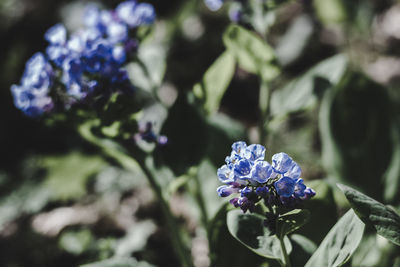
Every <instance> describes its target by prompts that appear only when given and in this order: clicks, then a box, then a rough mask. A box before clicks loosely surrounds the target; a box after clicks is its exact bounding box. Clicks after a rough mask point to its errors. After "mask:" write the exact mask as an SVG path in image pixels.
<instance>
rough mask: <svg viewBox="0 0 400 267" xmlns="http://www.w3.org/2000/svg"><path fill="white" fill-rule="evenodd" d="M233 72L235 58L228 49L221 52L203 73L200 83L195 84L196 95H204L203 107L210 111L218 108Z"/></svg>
mask: <svg viewBox="0 0 400 267" xmlns="http://www.w3.org/2000/svg"><path fill="white" fill-rule="evenodd" d="M234 72H235V58H234V57H233V55H232V54H231V53H230V52H229V51H225V52H224V53H222V54H221V55H220V56H219V57H218V58H217V60H216V61H215V62H214V63H213V64H212V65H211V67H210V68H208V70H207V71H206V73H205V74H204V77H203V80H202V82H201V84H200V85H199V84H196V85H195V87H194V89H193V90H194V93H195V94H196V96H197V97H200V98H201V97H203V96H204V95H205V103H204V108H205V110H206V111H207V112H209V113H212V112H215V111H217V110H218V108H219V104H220V102H221V99H222V97H223V95H224V93H225V91H226V89H227V88H228V85H229V83H230V82H231V80H232V77H233V74H234ZM203 94H204V95H203Z"/></svg>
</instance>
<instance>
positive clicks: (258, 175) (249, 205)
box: [217, 141, 315, 212]
mask: <svg viewBox="0 0 400 267" xmlns="http://www.w3.org/2000/svg"><path fill="white" fill-rule="evenodd" d="M264 157H265V148H264V147H263V146H262V145H258V144H252V145H249V146H247V145H246V143H245V142H241V141H240V142H236V143H234V144H233V145H232V152H231V155H230V156H228V157H226V159H225V163H226V164H225V165H223V166H222V167H221V168H219V169H218V171H217V175H218V177H219V180H220V181H221V182H223V183H225V185H222V186H220V187H218V189H217V192H218V194H219V196H221V197H227V196H230V195H231V194H234V193H239V194H240V195H239V196H238V197H235V198H233V199H231V201H230V202H231V203H232V204H233V205H234V206H235V207H240V208H241V209H242V210H243V211H244V212H246V211H247V210H249V211H250V212H252V211H253V210H254V207H255V204H256V203H257V202H259V201H260V200H264V201H265V203H267V205H269V206H283V207H286V208H289V209H290V208H295V207H296V206H298V204H300V203H301V202H302V201H304V200H307V199H310V198H311V197H313V196H314V195H315V192H314V190H313V189H311V188H309V187H306V186H305V185H304V182H303V179H301V178H300V176H301V168H300V166H299V165H298V164H297V163H296V162H295V161H293V159H292V158H291V157H289V156H288V155H287V154H286V153H283V152H281V153H277V154H275V155H273V156H272V164H270V163H268V162H267V161H264Z"/></svg>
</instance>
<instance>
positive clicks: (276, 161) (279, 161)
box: [272, 152, 293, 174]
mask: <svg viewBox="0 0 400 267" xmlns="http://www.w3.org/2000/svg"><path fill="white" fill-rule="evenodd" d="M292 165H293V160H292V158H291V157H289V156H288V154H286V153H283V152H281V153H277V154H275V155H273V156H272V168H274V171H275V172H277V173H279V174H284V173H285V172H287V171H288V170H289V169H290V168H292Z"/></svg>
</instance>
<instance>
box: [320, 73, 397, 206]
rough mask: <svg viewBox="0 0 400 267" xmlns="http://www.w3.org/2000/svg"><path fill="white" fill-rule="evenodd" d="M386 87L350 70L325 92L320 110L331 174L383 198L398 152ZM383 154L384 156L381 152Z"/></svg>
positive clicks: (325, 156) (324, 155) (324, 154)
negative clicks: (386, 172) (386, 178)
mask: <svg viewBox="0 0 400 267" xmlns="http://www.w3.org/2000/svg"><path fill="white" fill-rule="evenodd" d="M390 107H391V101H390V98H389V96H388V92H387V89H386V88H384V87H382V86H381V85H379V84H377V83H375V82H374V81H371V80H370V79H369V78H368V77H366V76H365V75H364V74H362V73H359V72H356V71H352V70H351V69H349V70H347V71H346V74H345V75H344V77H343V78H342V80H341V81H340V82H339V84H338V85H337V86H336V87H335V88H333V90H329V91H328V92H326V94H325V95H324V98H323V101H322V103H321V109H320V113H319V127H320V133H321V134H320V135H321V142H322V161H323V164H324V167H325V169H326V170H327V171H328V175H329V176H331V177H333V178H335V179H336V181H340V182H342V183H346V184H352V185H356V186H357V187H359V188H360V189H362V191H363V192H365V193H366V194H367V195H369V196H371V197H373V198H375V199H378V201H381V200H382V199H383V196H382V192H383V187H384V184H383V183H382V179H383V176H384V174H385V171H387V169H388V167H389V165H390V163H391V161H392V158H393V153H394V149H395V147H394V144H393V131H392V129H393V122H392V114H393V111H392V110H391V109H390ZM377 155H379V156H377Z"/></svg>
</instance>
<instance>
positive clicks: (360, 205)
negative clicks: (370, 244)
mask: <svg viewBox="0 0 400 267" xmlns="http://www.w3.org/2000/svg"><path fill="white" fill-rule="evenodd" d="M338 187H339V188H340V190H342V191H343V193H344V194H345V196H346V198H347V200H348V201H349V202H350V205H351V207H352V208H353V209H354V210H355V211H356V213H357V215H358V216H359V217H360V219H361V220H362V221H363V222H364V223H365V224H366V225H369V226H372V227H373V228H374V229H375V230H376V232H377V233H378V234H379V235H381V236H383V237H385V238H387V239H388V240H390V241H392V242H393V243H395V244H396V245H399V246H400V216H399V215H398V214H397V213H396V212H395V211H394V210H393V209H391V208H389V207H388V206H385V205H384V204H382V203H380V202H378V201H376V200H375V199H373V198H370V197H369V196H367V195H364V194H363V193H361V192H358V191H357V190H354V189H353V188H351V187H348V186H345V185H341V184H338Z"/></svg>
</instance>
